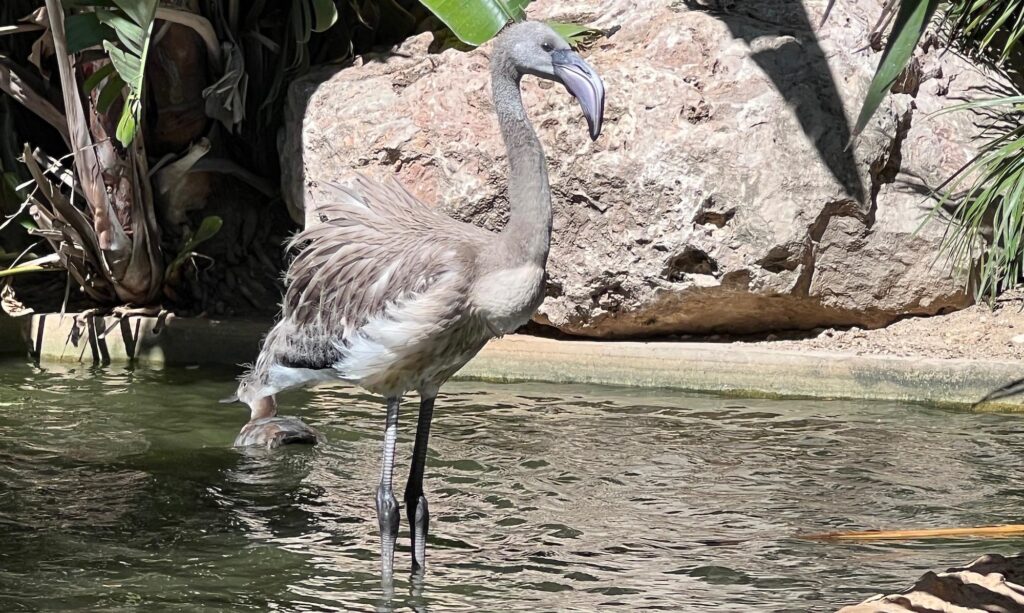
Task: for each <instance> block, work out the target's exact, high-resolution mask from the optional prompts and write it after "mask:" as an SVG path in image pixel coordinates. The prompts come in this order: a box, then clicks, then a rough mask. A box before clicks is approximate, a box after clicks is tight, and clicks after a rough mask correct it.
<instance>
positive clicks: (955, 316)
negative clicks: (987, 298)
mask: <svg viewBox="0 0 1024 613" xmlns="http://www.w3.org/2000/svg"><path fill="white" fill-rule="evenodd" d="M794 336H796V335H792V334H776V335H771V336H770V337H768V340H762V339H759V340H758V341H756V344H757V345H759V346H762V347H765V348H775V349H784V350H794V351H801V350H813V351H838V352H844V353H856V354H858V355H894V356H906V357H925V358H953V359H976V360H1024V295H1021V294H1020V293H1014V294H1007V295H1004V296H1002V297H1001V298H1000V299H999V300H998V301H997V302H996V304H995V305H994V306H993V307H992V308H990V307H989V306H988V305H987V304H976V305H974V306H971V307H969V308H966V309H964V310H962V311H957V312H955V313H950V314H949V315H943V316H941V317H913V318H908V319H904V320H901V321H898V322H896V323H894V324H892V325H890V326H888V327H886V328H881V329H877V330H866V329H862V328H849V329H836V328H824V329H819V330H815V331H812V332H811V334H810V335H809V337H801V338H787V337H794ZM801 336H804V335H801Z"/></svg>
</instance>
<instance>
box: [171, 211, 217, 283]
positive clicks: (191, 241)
mask: <svg viewBox="0 0 1024 613" xmlns="http://www.w3.org/2000/svg"><path fill="white" fill-rule="evenodd" d="M223 225H224V220H223V219H221V218H220V217H218V216H216V215H210V216H208V217H204V218H203V221H202V223H200V224H199V229H197V230H196V231H195V234H193V235H192V236H190V237H189V238H188V240H186V241H185V245H184V246H183V247H182V248H181V251H180V252H178V255H177V257H175V258H174V259H173V260H172V261H171V263H170V265H169V266H168V267H167V276H172V275H174V274H175V273H176V272H177V271H178V268H180V267H181V265H182V264H184V263H185V260H187V259H188V258H190V257H192V256H193V255H195V249H196V247H198V246H199V245H201V244H203V243H205V242H206V241H208V240H210V239H211V238H213V237H214V236H216V235H217V233H218V232H220V228H221V226H223Z"/></svg>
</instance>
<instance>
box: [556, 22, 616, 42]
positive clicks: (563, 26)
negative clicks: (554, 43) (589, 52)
mask: <svg viewBox="0 0 1024 613" xmlns="http://www.w3.org/2000/svg"><path fill="white" fill-rule="evenodd" d="M548 25H549V26H551V29H552V30H554V31H555V32H556V33H557V34H558V35H559V36H561V37H562V38H564V39H565V42H567V43H569V44H570V45H572V46H573V47H578V46H580V45H583V44H586V43H588V42H590V41H591V40H593V39H595V38H598V37H600V36H603V35H604V33H603V32H602V31H601V30H597V29H595V28H588V27H587V26H581V25H579V24H575V23H561V22H558V21H549V22H548Z"/></svg>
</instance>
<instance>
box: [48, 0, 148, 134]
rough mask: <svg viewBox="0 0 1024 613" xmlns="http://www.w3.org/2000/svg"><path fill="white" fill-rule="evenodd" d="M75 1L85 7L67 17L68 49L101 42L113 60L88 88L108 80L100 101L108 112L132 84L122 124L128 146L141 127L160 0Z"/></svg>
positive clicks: (101, 109) (74, 50) (99, 105)
mask: <svg viewBox="0 0 1024 613" xmlns="http://www.w3.org/2000/svg"><path fill="white" fill-rule="evenodd" d="M73 6H75V7H79V8H81V9H82V10H83V11H84V12H80V13H75V14H72V15H70V16H69V17H68V18H67V21H66V29H67V39H68V51H70V52H72V53H79V52H81V51H84V50H85V49H89V48H91V47H96V46H102V47H103V49H104V51H106V52H107V56H108V57H109V58H110V66H109V67H107V66H104V67H103V68H100V69H99V70H97V71H96V72H95V73H93V74H92V75H90V77H89V78H88V79H86V81H85V83H84V85H85V88H86V91H91V90H93V89H95V88H96V87H99V86H100V84H101V83H103V82H105V85H103V89H102V90H101V92H100V95H99V100H98V103H97V110H98V111H99V112H101V113H106V112H107V111H108V110H109V108H110V106H111V104H113V102H114V101H115V100H117V99H118V98H119V97H121V96H122V93H123V92H124V91H125V89H126V88H127V94H126V95H125V97H124V108H123V110H122V111H121V118H120V120H119V121H118V124H117V140H119V141H121V144H123V145H125V146H128V145H130V144H131V142H132V140H134V139H135V133H136V132H137V131H138V125H139V117H140V113H141V110H142V88H143V85H144V77H145V72H146V59H147V58H148V56H149V45H150V41H151V39H152V35H153V22H154V21H155V20H156V8H157V0H99V1H90V2H82V1H81V0H79V1H78V2H75V3H73Z"/></svg>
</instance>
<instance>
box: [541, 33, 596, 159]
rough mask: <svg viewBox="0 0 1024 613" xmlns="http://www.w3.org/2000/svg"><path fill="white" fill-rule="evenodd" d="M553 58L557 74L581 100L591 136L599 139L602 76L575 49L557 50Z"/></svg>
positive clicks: (566, 87)
mask: <svg viewBox="0 0 1024 613" xmlns="http://www.w3.org/2000/svg"><path fill="white" fill-rule="evenodd" d="M551 59H552V62H553V63H554V67H555V76H556V77H558V78H559V80H561V82H562V85H564V86H565V89H567V90H569V93H570V94H572V95H573V96H574V97H575V98H576V99H577V100H579V102H580V107H581V108H582V109H583V116H584V117H586V118H587V126H589V127H590V138H591V139H593V140H597V137H598V136H600V134H601V123H602V122H603V121H604V83H603V82H602V81H601V77H599V76H597V73H596V72H594V69H593V68H591V67H590V65H589V64H587V63H586V62H584V61H583V58H581V57H580V56H579V54H577V53H576V52H575V51H571V50H568V49H565V50H561V51H556V52H555V53H553V54H552V57H551Z"/></svg>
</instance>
